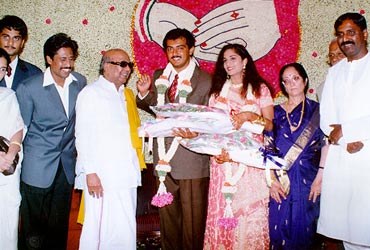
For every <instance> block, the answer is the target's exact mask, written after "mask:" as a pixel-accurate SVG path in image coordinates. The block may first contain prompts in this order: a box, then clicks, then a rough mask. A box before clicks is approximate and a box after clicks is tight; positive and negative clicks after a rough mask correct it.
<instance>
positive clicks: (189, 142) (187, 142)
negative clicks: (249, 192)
mask: <svg viewBox="0 0 370 250" xmlns="http://www.w3.org/2000/svg"><path fill="white" fill-rule="evenodd" d="M254 136H255V135H253V133H250V132H249V133H248V132H243V131H237V132H234V133H230V134H227V135H220V134H202V135H199V136H197V137H195V138H192V139H182V140H181V141H180V144H181V145H182V146H184V147H186V148H188V149H189V150H191V151H194V152H197V153H200V154H209V155H220V154H221V150H222V149H225V150H226V151H227V152H228V153H229V156H230V158H231V159H232V160H233V161H235V162H239V163H243V164H245V165H248V166H253V167H257V168H264V169H265V168H267V169H281V168H284V167H285V166H286V164H287V163H286V162H285V160H284V159H282V158H280V157H278V156H276V155H272V154H268V153H265V152H264V150H261V148H263V145H262V144H261V143H258V141H257V140H256V139H255V138H254Z"/></svg>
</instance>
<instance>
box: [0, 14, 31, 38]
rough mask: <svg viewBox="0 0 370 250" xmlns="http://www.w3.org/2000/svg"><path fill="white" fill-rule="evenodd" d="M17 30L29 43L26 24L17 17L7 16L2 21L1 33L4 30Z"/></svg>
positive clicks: (0, 25) (0, 24)
mask: <svg viewBox="0 0 370 250" xmlns="http://www.w3.org/2000/svg"><path fill="white" fill-rule="evenodd" d="M5 28H6V29H8V30H11V29H13V30H16V31H18V32H19V34H20V35H21V36H22V39H23V40H25V41H27V39H28V29H27V25H26V23H25V22H24V21H23V20H22V19H20V18H19V17H17V16H11V15H6V16H4V17H3V19H1V20H0V32H2V31H3V30H4V29H5Z"/></svg>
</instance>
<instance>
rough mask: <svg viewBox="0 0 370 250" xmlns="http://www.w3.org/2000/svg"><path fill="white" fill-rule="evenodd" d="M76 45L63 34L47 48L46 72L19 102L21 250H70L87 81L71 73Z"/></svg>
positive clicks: (23, 87)
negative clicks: (80, 100) (79, 114)
mask: <svg viewBox="0 0 370 250" xmlns="http://www.w3.org/2000/svg"><path fill="white" fill-rule="evenodd" d="M77 56H78V45H77V42H76V41H74V40H72V39H71V38H70V37H69V36H67V35H66V34H63V33H58V34H56V35H53V36H51V37H50V38H49V39H48V40H47V41H46V42H45V45H44V59H45V64H46V67H47V69H46V70H45V73H44V74H38V75H35V76H33V77H31V78H28V79H27V80H26V81H24V82H22V83H21V84H20V85H19V86H18V89H17V92H16V94H17V97H18V101H19V106H20V110H21V114H22V117H23V119H24V123H25V125H26V126H27V134H26V136H25V139H24V141H23V147H24V158H23V162H22V173H21V195H22V202H21V209H20V210H21V232H20V242H19V248H20V249H66V246H67V235H68V220H69V210H70V202H71V195H72V187H73V182H74V173H75V163H76V148H75V138H74V127H75V103H76V98H77V95H78V93H79V92H80V91H81V90H82V88H83V87H84V86H85V85H86V78H85V77H84V76H82V75H80V74H78V73H76V72H73V68H74V62H75V60H76V58H77Z"/></svg>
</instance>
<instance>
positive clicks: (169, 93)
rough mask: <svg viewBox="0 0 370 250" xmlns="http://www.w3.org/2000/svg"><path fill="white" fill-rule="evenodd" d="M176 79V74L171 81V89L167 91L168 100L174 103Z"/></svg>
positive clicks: (177, 76) (177, 77)
mask: <svg viewBox="0 0 370 250" xmlns="http://www.w3.org/2000/svg"><path fill="white" fill-rule="evenodd" d="M178 79H179V75H178V74H176V75H175V79H173V82H172V84H171V87H170V89H169V90H168V98H169V99H170V102H174V101H175V97H176V91H177V84H178Z"/></svg>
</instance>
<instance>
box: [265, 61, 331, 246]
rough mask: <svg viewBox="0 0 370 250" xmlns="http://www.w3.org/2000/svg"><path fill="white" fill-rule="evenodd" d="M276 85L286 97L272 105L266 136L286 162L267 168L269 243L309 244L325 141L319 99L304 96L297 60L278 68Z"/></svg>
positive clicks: (303, 75)
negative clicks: (270, 128)
mask: <svg viewBox="0 0 370 250" xmlns="http://www.w3.org/2000/svg"><path fill="white" fill-rule="evenodd" d="M279 80H280V87H281V90H282V92H283V94H284V95H285V96H286V97H287V98H288V100H287V101H286V102H284V103H282V104H280V105H276V106H275V107H274V129H273V133H272V134H270V136H271V139H272V142H273V144H274V146H275V148H276V150H277V151H278V152H279V153H280V154H281V157H284V159H285V160H286V161H287V162H288V163H289V166H288V168H287V170H286V171H285V170H284V171H280V170H275V171H272V173H271V176H272V184H271V188H270V207H269V225H270V242H271V243H270V244H271V249H300V250H303V249H310V246H311V245H312V242H313V237H314V235H315V232H316V227H315V221H316V219H317V218H318V215H319V197H320V192H321V180H322V173H323V169H322V168H321V167H319V166H320V165H319V162H320V152H321V149H322V147H323V145H325V143H324V135H323V133H322V131H321V130H320V127H319V118H320V116H319V104H318V103H317V102H315V101H312V100H310V99H308V98H306V93H307V90H308V86H309V79H308V76H307V73H306V71H305V69H304V68H303V66H302V65H301V64H299V63H291V64H288V65H285V66H284V67H283V68H282V69H281V70H280V76H279Z"/></svg>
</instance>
